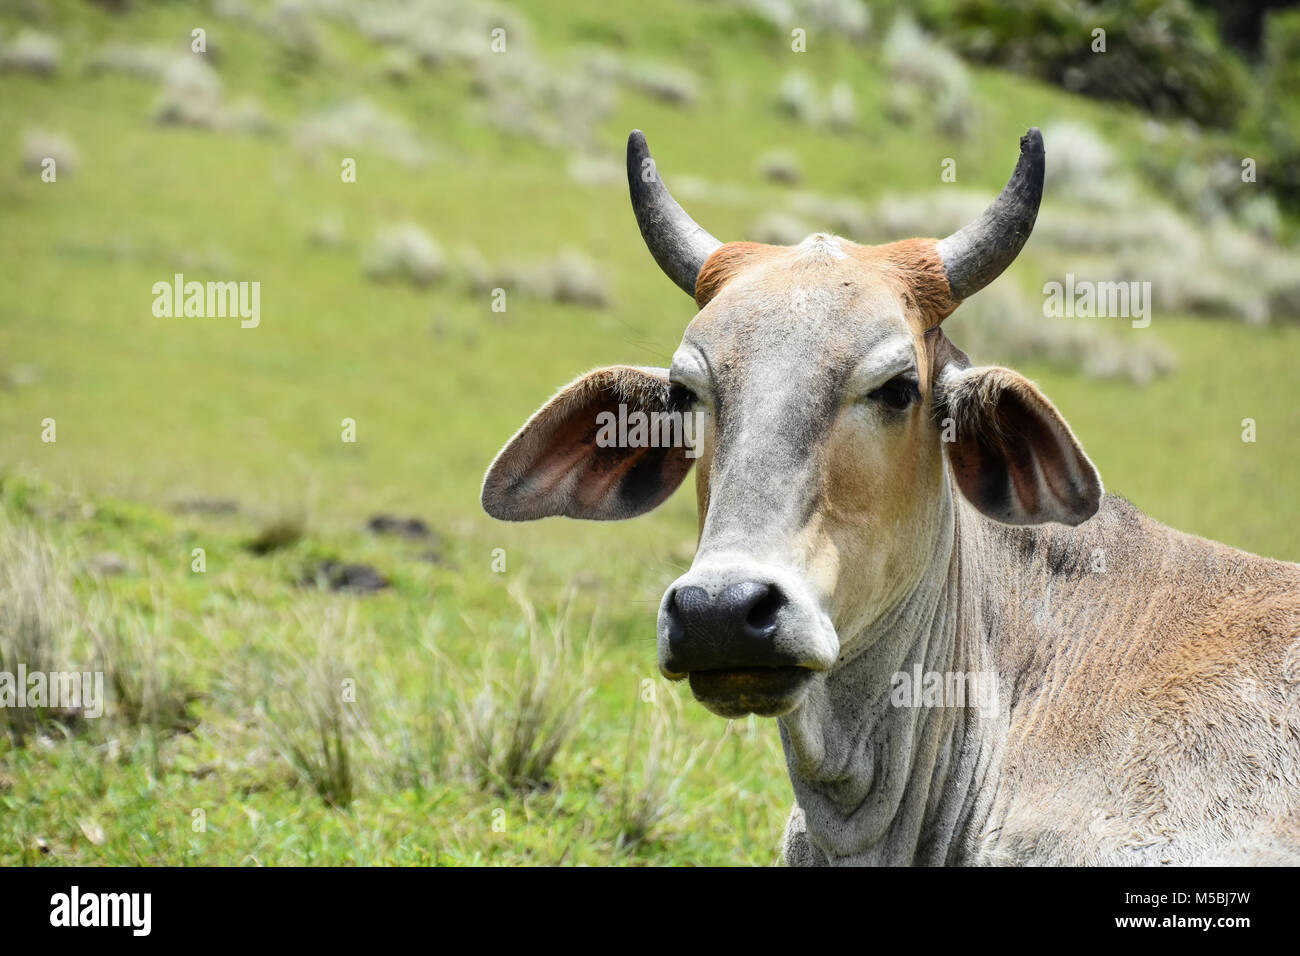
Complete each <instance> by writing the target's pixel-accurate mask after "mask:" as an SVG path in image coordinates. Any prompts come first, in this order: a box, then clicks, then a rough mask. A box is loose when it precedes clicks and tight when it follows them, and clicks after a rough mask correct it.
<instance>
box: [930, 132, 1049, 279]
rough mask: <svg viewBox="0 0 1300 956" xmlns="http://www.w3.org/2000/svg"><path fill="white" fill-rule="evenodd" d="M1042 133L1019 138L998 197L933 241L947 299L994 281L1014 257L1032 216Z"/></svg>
mask: <svg viewBox="0 0 1300 956" xmlns="http://www.w3.org/2000/svg"><path fill="white" fill-rule="evenodd" d="M1045 156H1046V153H1045V150H1044V148H1043V134H1042V131H1041V130H1039V128H1038V127H1037V126H1031V127H1030V128H1029V129H1028V130H1027V131H1026V132H1025V134H1024V135H1023V136H1021V137H1020V157H1019V159H1018V160H1017V161H1016V168H1015V171H1014V172H1013V173H1012V174H1011V178H1010V179H1009V180H1008V181H1007V184H1006V186H1005V187H1004V188H1003V190H1002V192H1001V194H1000V195H999V196H998V198H997V199H996V200H994V202H993V204H992V205H991V206H989V208H988V209H986V210H985V211H984V213H983V215H981V216H980V217H979V218H978V219H976V220H975V221H974V222H972V223H970V224H969V225H967V226H964V227H963V228H961V229H959V230H957V232H955V233H953V234H952V235H950V236H948V237H947V238H946V239H941V240H940V241H939V255H940V257H941V258H942V259H943V266H944V271H945V272H946V273H947V276H948V286H949V290H950V292H951V295H952V298H953V299H954V300H955V301H957V302H960V301H962V300H963V299H965V298H967V297H969V296H971V295H974V294H975V293H976V292H978V291H979V290H980V289H982V288H984V287H985V286H986V285H988V284H989V283H990V282H992V281H993V280H994V279H996V278H997V277H998V276H999V275H1000V274H1001V273H1002V272H1003V270H1005V269H1006V268H1007V267H1008V266H1009V265H1011V263H1012V261H1013V260H1014V259H1015V258H1016V256H1017V255H1018V254H1019V252H1020V250H1021V248H1022V247H1023V246H1024V244H1025V242H1026V241H1027V240H1028V239H1029V234H1030V233H1031V232H1032V231H1033V228H1034V221H1035V220H1036V219H1037V217H1038V206H1039V203H1040V202H1042V198H1043V177H1044V172H1045V168H1046V163H1045Z"/></svg>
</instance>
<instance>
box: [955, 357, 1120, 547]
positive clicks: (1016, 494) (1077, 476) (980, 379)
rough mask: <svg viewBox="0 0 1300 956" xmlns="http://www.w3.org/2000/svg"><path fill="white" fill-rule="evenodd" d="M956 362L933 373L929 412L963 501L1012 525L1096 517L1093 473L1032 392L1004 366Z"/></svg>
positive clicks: (1097, 487) (1098, 492) (1048, 406)
mask: <svg viewBox="0 0 1300 956" xmlns="http://www.w3.org/2000/svg"><path fill="white" fill-rule="evenodd" d="M963 357H964V356H963ZM960 364H961V363H956V362H954V363H952V364H949V365H948V366H947V367H946V368H945V369H944V370H943V372H942V373H941V374H940V375H939V377H938V381H937V383H936V388H935V393H936V399H937V402H936V405H935V409H936V415H937V417H938V419H939V423H940V428H941V429H942V432H941V434H942V437H943V438H944V440H945V444H944V447H945V448H947V450H948V461H949V463H950V464H951V466H952V473H953V477H954V478H955V479H956V481H957V486H958V487H959V488H961V490H962V494H964V495H965V496H966V498H967V499H968V500H969V501H970V502H971V504H973V505H974V506H975V507H976V508H978V509H979V510H980V511H982V512H983V513H984V514H986V515H988V516H989V517H990V518H993V519H995V520H997V521H1001V522H1003V523H1004V524H1013V525H1022V524H1042V523H1043V522H1045V521H1059V522H1060V523H1061V524H1069V525H1077V524H1079V523H1081V522H1083V521H1087V520H1088V519H1089V518H1091V517H1092V516H1093V515H1094V514H1096V512H1097V508H1098V507H1099V506H1100V505H1101V496H1102V487H1101V476H1100V475H1098V474H1097V469H1096V468H1095V467H1094V466H1093V464H1092V462H1091V461H1089V460H1088V456H1087V455H1085V454H1084V452H1083V448H1082V447H1081V446H1080V445H1079V441H1078V439H1076V438H1075V437H1074V433H1073V432H1071V431H1070V426H1069V425H1067V424H1066V423H1065V419H1064V418H1062V417H1061V413H1060V412H1058V411H1057V410H1056V409H1055V408H1054V407H1053V406H1052V403H1051V402H1049V401H1048V400H1047V397H1046V396H1045V395H1044V394H1043V393H1042V392H1040V391H1039V390H1038V387H1037V386H1036V385H1034V383H1033V382H1031V381H1029V379H1027V378H1025V377H1024V376H1023V375H1020V374H1019V373H1017V372H1013V371H1011V369H1007V368H996V367H986V368H961V367H959V366H960Z"/></svg>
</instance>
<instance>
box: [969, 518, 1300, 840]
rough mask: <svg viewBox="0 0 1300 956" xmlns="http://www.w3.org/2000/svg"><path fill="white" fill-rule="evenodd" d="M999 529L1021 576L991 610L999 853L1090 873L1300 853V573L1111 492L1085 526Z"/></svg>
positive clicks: (997, 589)
mask: <svg viewBox="0 0 1300 956" xmlns="http://www.w3.org/2000/svg"><path fill="white" fill-rule="evenodd" d="M987 535H988V537H987V539H986V540H985V542H983V543H984V545H985V546H986V547H989V546H991V547H992V548H994V549H995V550H996V549H1000V550H1001V551H1002V555H1003V560H1004V561H1005V562H1006V565H1005V566H1006V567H1008V569H1009V572H1010V573H1008V574H1007V575H1006V580H1005V582H1004V583H1001V584H999V583H998V582H996V581H994V582H992V583H991V584H990V585H989V587H990V588H991V593H992V595H993V596H992V597H990V598H989V599H987V600H985V601H984V602H982V611H983V621H982V624H983V625H984V626H985V627H986V628H987V632H986V633H989V634H990V635H991V640H992V650H993V653H994V660H995V661H996V666H997V667H998V670H999V673H1000V677H1001V681H1002V686H1003V689H1004V690H1003V695H1002V705H1003V706H1004V707H1005V708H1006V709H1007V717H1008V728H1007V733H1008V736H1007V742H1006V746H1005V748H1004V750H1003V754H1002V772H1001V774H1000V775H999V777H1000V784H999V794H998V798H997V800H996V801H995V803H994V808H995V809H994V813H993V814H992V816H991V817H990V820H989V822H988V824H987V826H986V828H985V835H984V839H983V840H982V846H983V847H984V850H985V851H986V852H988V853H990V854H991V855H992V857H993V858H994V859H1001V860H1003V861H1005V862H1010V861H1014V860H1026V861H1028V860H1039V861H1042V862H1089V863H1098V862H1114V863H1139V862H1143V863H1151V862H1170V863H1191V862H1200V863H1205V862H1213V861H1214V860H1215V859H1218V858H1220V857H1221V856H1224V855H1226V854H1228V853H1229V852H1231V854H1232V855H1234V856H1237V857H1240V856H1243V855H1245V856H1250V855H1251V854H1252V853H1253V852H1254V850H1255V849H1257V850H1258V855H1259V856H1261V857H1267V858H1276V857H1278V856H1282V857H1289V856H1292V855H1293V854H1295V853H1296V852H1297V851H1300V843H1297V842H1294V837H1295V835H1296V833H1297V832H1298V831H1300V825H1297V820H1300V812H1298V808H1300V565H1295V564H1288V563H1285V562H1279V561H1272V560H1268V559H1265V558H1260V557H1257V556H1255V555H1251V554H1247V553H1245V552H1242V551H1238V550H1236V549H1233V548H1229V547H1227V546H1225V545H1222V544H1218V543H1215V542H1212V541H1207V540H1205V539H1202V538H1197V537H1195V536H1192V535H1187V534H1183V533H1181V532H1178V531H1174V530H1172V529H1170V528H1166V527H1164V526H1163V525H1160V524H1159V523H1158V522H1155V521H1153V520H1151V519H1150V518H1148V517H1146V516H1145V515H1143V514H1142V513H1141V512H1140V511H1138V510H1137V509H1136V508H1134V507H1133V506H1132V505H1131V504H1129V503H1128V502H1127V501H1124V500H1123V499H1121V498H1116V497H1114V496H1107V497H1106V499H1105V501H1104V503H1103V505H1102V508H1101V510H1100V511H1099V512H1098V514H1097V515H1096V516H1095V517H1094V518H1093V519H1092V520H1090V521H1088V522H1087V523H1086V524H1084V525H1081V526H1080V527H1078V528H1066V527H1064V526H1060V525H1053V526H1043V527H1039V528H1005V527H998V528H991V529H989V530H988V531H987ZM984 566H985V567H986V568H988V567H992V566H994V565H991V564H989V563H988V562H984Z"/></svg>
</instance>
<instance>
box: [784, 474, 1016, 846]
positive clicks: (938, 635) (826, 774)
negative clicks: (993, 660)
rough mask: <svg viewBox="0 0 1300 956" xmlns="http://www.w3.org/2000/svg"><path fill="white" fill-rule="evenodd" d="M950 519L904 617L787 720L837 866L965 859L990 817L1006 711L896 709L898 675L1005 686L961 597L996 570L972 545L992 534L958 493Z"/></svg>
mask: <svg viewBox="0 0 1300 956" xmlns="http://www.w3.org/2000/svg"><path fill="white" fill-rule="evenodd" d="M943 511H944V515H943V520H942V521H941V522H940V523H939V530H938V532H937V534H936V536H935V540H934V541H933V555H932V560H931V562H930V565H929V567H930V570H929V571H927V573H926V574H925V576H924V577H923V578H922V580H921V581H920V582H919V583H918V585H917V586H916V588H915V589H914V590H913V591H912V592H911V594H909V595H908V596H907V597H905V598H904V599H903V600H902V601H900V602H899V604H898V605H897V606H896V607H895V608H894V609H893V610H891V611H889V612H887V613H886V614H884V615H882V617H881V618H879V619H878V620H876V621H875V622H874V623H872V624H871V625H869V626H868V628H867V629H866V631H865V632H864V633H862V634H859V635H856V636H854V637H853V638H852V639H851V640H847V641H845V642H844V644H845V647H860V648H863V650H862V651H860V652H858V653H856V654H855V656H853V657H851V658H850V659H848V660H845V661H842V662H840V663H839V664H838V665H837V666H836V668H835V670H834V671H832V672H831V673H830V674H829V675H828V677H827V678H825V679H824V680H821V681H818V682H817V683H816V684H814V686H813V688H812V689H811V692H810V693H809V695H808V698H807V699H806V700H805V702H804V703H803V704H801V705H800V707H799V708H798V709H797V710H795V711H793V712H792V713H790V714H788V715H787V716H785V717H783V718H782V719H781V721H780V725H781V741H782V745H783V746H784V748H785V754H786V762H787V764H788V767H789V770H790V778H791V782H792V783H793V785H794V790H795V797H796V798H797V800H798V802H799V805H800V806H801V807H802V808H803V810H804V816H805V821H806V826H807V828H808V836H809V837H810V838H811V839H812V840H813V842H814V843H815V844H816V845H817V846H818V848H819V849H821V850H822V851H823V852H824V853H826V855H827V856H828V857H830V858H831V859H832V860H833V861H838V862H853V863H861V864H910V863H921V864H926V863H929V864H939V863H945V862H948V863H953V862H960V861H961V860H963V859H968V858H969V857H970V856H971V855H972V853H973V851H974V849H975V847H974V843H975V836H976V834H977V833H978V831H979V829H980V828H981V826H982V824H983V822H984V820H985V818H986V817H987V815H988V811H989V805H990V803H991V799H992V794H993V790H994V787H993V786H992V785H991V784H992V778H993V777H994V775H995V774H996V767H997V762H998V756H999V752H1000V747H999V745H998V741H999V740H1001V739H1002V738H1003V736H1004V730H1003V728H1004V726H1005V721H1004V719H1002V718H999V717H998V716H997V710H996V708H995V707H988V708H987V709H985V710H983V711H981V709H980V708H978V707H975V706H972V705H970V704H969V703H968V705H967V706H966V707H958V706H952V705H951V701H950V700H949V701H947V702H946V704H945V706H932V705H927V704H925V703H924V702H922V703H921V705H920V706H910V707H908V706H898V705H897V704H896V703H895V701H897V700H898V697H897V695H894V697H893V699H892V700H891V693H892V692H893V691H894V689H895V688H896V687H897V686H898V684H899V683H900V682H899V681H898V680H896V679H895V677H894V675H895V674H899V673H902V674H907V675H909V676H911V677H914V676H915V675H916V674H917V673H918V671H919V672H920V674H921V675H922V677H923V679H924V678H925V677H927V676H928V675H931V674H937V675H940V676H941V677H942V678H943V679H944V680H945V683H947V682H948V681H949V679H950V676H951V675H957V674H962V675H965V674H971V673H974V674H977V675H980V676H979V679H983V680H986V681H995V680H996V678H994V677H993V676H992V670H993V668H992V667H991V665H990V663H989V652H988V649H987V647H986V646H985V642H984V640H983V636H982V633H981V632H982V630H983V627H982V625H981V623H980V621H979V620H978V619H977V618H978V610H976V612H975V614H974V615H972V612H971V608H969V607H967V608H966V609H965V613H961V612H962V610H963V609H962V607H961V603H960V601H959V599H958V598H959V595H960V594H961V593H962V592H963V590H966V592H967V593H968V594H969V593H971V591H970V589H971V588H972V586H977V585H976V581H977V580H978V579H979V578H981V577H982V576H983V575H984V574H986V573H988V572H987V570H986V567H985V566H983V565H982V564H981V552H980V549H979V548H978V547H975V546H974V542H972V541H970V540H968V539H970V538H972V537H976V536H982V535H981V529H980V528H979V527H978V524H977V523H976V522H974V521H972V520H971V515H970V513H969V511H968V510H967V509H966V507H965V506H964V503H960V504H959V503H958V502H957V501H955V500H954V498H953V496H952V494H951V492H949V493H948V494H947V495H946V496H945V502H944V508H943ZM1004 572H1005V569H1004ZM976 593H978V592H976ZM910 683H911V681H909V684H910ZM994 686H995V685H994ZM910 689H911V690H913V691H919V690H922V688H916V687H911V688H910ZM984 702H985V703H986V704H988V703H990V701H989V699H988V698H984ZM914 703H915V702H914ZM932 703H933V699H932ZM985 715H987V716H985Z"/></svg>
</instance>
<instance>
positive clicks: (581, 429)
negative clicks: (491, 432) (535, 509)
mask: <svg viewBox="0 0 1300 956" xmlns="http://www.w3.org/2000/svg"><path fill="white" fill-rule="evenodd" d="M620 400H622V401H624V402H626V403H627V404H628V406H629V408H628V411H629V414H630V413H631V412H633V411H638V410H640V411H646V412H649V411H651V410H650V409H646V408H643V407H642V406H641V405H640V404H638V403H634V402H631V401H628V400H627V399H626V398H623V399H620V397H619V393H618V391H617V390H615V389H610V388H599V389H596V390H593V391H592V392H591V394H590V395H589V396H588V397H587V400H586V401H583V402H582V403H581V404H580V405H578V407H576V408H571V409H568V410H566V411H565V412H564V414H563V416H562V417H560V416H557V421H556V423H555V424H554V425H553V427H552V428H551V429H549V430H548V432H547V434H546V435H545V436H544V438H543V439H542V440H541V442H540V443H539V444H540V449H539V453H538V457H537V458H536V459H534V460H533V461H532V462H531V463H530V464H529V465H528V467H527V469H526V473H527V474H528V482H527V492H526V494H527V495H528V496H529V497H530V498H538V499H547V498H552V497H560V498H564V499H567V500H568V501H569V505H568V507H567V508H566V509H565V513H567V514H570V515H573V516H575V517H578V516H591V517H594V516H607V515H608V514H609V513H610V512H612V511H618V510H623V508H624V507H625V506H624V505H622V504H621V503H619V502H618V501H617V500H616V498H617V495H618V491H619V488H620V485H621V484H622V483H623V481H624V479H626V478H627V477H628V475H629V474H630V473H631V472H633V471H634V470H635V469H637V468H638V467H640V466H642V465H643V464H647V458H648V457H655V458H659V459H661V461H660V463H659V468H658V470H659V473H660V476H661V478H660V484H661V485H662V488H663V491H662V494H659V495H656V496H652V498H651V499H650V500H649V501H648V502H647V503H646V504H647V506H646V508H644V509H642V510H648V509H649V508H650V507H653V506H654V505H655V504H658V503H659V502H660V501H661V500H662V499H664V498H667V497H668V495H670V494H671V493H672V492H673V491H674V490H675V489H676V487H677V485H678V484H679V483H680V482H681V480H682V478H684V477H685V475H686V472H687V471H689V470H690V467H691V460H690V459H689V458H687V457H686V454H685V451H686V450H685V449H684V448H662V447H660V448H654V447H641V448H621V447H601V446H600V445H598V444H597V443H596V435H597V433H598V431H599V425H598V423H597V416H598V415H599V414H600V413H601V412H606V411H608V412H611V413H614V414H617V409H618V404H619V401H620ZM638 513H639V512H638Z"/></svg>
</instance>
